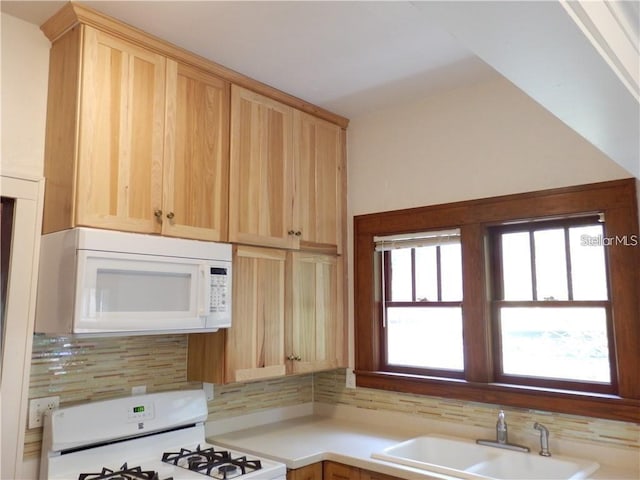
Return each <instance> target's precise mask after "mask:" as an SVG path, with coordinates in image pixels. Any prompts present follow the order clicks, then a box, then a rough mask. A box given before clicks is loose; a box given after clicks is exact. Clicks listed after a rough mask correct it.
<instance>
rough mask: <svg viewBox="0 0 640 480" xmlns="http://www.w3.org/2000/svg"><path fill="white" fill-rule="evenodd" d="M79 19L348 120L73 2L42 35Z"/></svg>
mask: <svg viewBox="0 0 640 480" xmlns="http://www.w3.org/2000/svg"><path fill="white" fill-rule="evenodd" d="M79 23H80V24H85V25H91V26H93V27H95V28H98V29H100V30H102V31H105V32H108V33H110V34H112V35H115V36H118V37H121V38H124V39H126V40H127V41H130V42H134V43H137V44H140V45H142V46H144V47H145V48H148V49H151V50H154V51H155V52H157V53H160V54H163V55H166V56H168V57H171V58H173V59H175V60H178V61H180V62H183V63H187V64H190V65H193V66H195V67H199V68H201V69H203V70H206V71H208V72H211V73H212V74H214V75H217V76H219V77H221V78H224V79H225V80H228V81H230V82H232V83H234V84H236V85H239V86H242V87H245V88H248V89H250V90H252V91H254V92H257V93H260V94H262V95H266V96H268V97H270V98H273V99H274V100H277V101H279V102H282V103H284V104H287V105H289V106H291V107H294V108H297V109H299V110H302V111H305V112H307V113H310V114H312V115H314V116H316V117H319V118H322V119H325V120H327V121H329V122H331V123H334V124H336V125H339V126H340V127H342V128H346V127H347V125H348V124H349V120H348V119H347V118H345V117H342V116H340V115H337V114H335V113H333V112H330V111H328V110H325V109H323V108H321V107H318V106H316V105H313V104H311V103H309V102H306V101H304V100H302V99H300V98H297V97H294V96H293V95H289V94H288V93H285V92H282V91H280V90H278V89H275V88H273V87H271V86H269V85H266V84H264V83H262V82H259V81H257V80H254V79H252V78H250V77H247V76H246V75H243V74H241V73H238V72H236V71H234V70H231V69H229V68H227V67H224V66H223V65H220V64H218V63H216V62H213V61H211V60H207V59H206V58H204V57H201V56H199V55H196V54H194V53H191V52H188V51H187V50H184V49H182V48H180V47H177V46H175V45H172V44H170V43H168V42H166V41H164V40H162V39H159V38H157V37H155V36H153V35H150V34H148V33H146V32H144V31H142V30H139V29H137V28H135V27H132V26H130V25H127V24H125V23H122V22H120V21H118V20H115V19H114V18H111V17H109V16H108V15H105V14H103V13H100V12H98V11H96V10H93V9H92V8H89V7H87V6H85V5H81V4H78V3H76V2H73V3H72V2H69V3H67V4H66V5H65V6H64V7H62V9H60V10H59V11H58V12H57V13H56V14H55V15H53V16H52V17H51V18H50V19H49V20H47V21H46V22H45V23H43V24H42V26H41V27H40V28H41V30H42V31H43V33H44V34H45V35H46V37H47V38H48V39H49V40H50V41H51V42H54V41H56V40H57V39H58V38H59V37H60V36H62V35H63V34H64V33H65V32H67V31H68V30H70V29H71V28H73V27H74V26H75V25H77V24H79Z"/></svg>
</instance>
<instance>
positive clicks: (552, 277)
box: [533, 228, 569, 300]
mask: <svg viewBox="0 0 640 480" xmlns="http://www.w3.org/2000/svg"><path fill="white" fill-rule="evenodd" d="M533 241H534V244H535V254H536V291H537V298H536V300H568V299H569V294H568V287H567V260H566V255H565V244H564V229H561V228H557V229H553V230H538V231H536V232H533Z"/></svg>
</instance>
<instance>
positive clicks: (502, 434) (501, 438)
mask: <svg viewBox="0 0 640 480" xmlns="http://www.w3.org/2000/svg"><path fill="white" fill-rule="evenodd" d="M507 435H508V432H507V421H506V420H505V418H504V410H500V411H499V412H498V421H497V422H496V439H497V440H498V443H501V444H504V443H508V442H507V440H508V438H507Z"/></svg>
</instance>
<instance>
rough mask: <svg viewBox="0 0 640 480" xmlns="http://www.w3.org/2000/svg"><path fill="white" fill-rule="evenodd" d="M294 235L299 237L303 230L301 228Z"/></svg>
mask: <svg viewBox="0 0 640 480" xmlns="http://www.w3.org/2000/svg"><path fill="white" fill-rule="evenodd" d="M294 235H295V236H296V237H299V236H300V235H302V232H301V231H300V230H298V231H297V232H296V233H294Z"/></svg>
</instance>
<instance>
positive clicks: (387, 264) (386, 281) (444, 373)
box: [380, 245, 464, 379]
mask: <svg viewBox="0 0 640 480" xmlns="http://www.w3.org/2000/svg"><path fill="white" fill-rule="evenodd" d="M440 261H441V260H440V246H439V245H438V246H437V247H436V265H437V267H436V268H437V273H436V277H437V289H438V299H437V300H432V301H424V302H422V301H418V300H416V269H415V265H416V263H415V247H414V248H411V298H412V300H411V301H394V300H393V299H391V300H389V299H390V298H392V295H391V285H392V282H393V269H392V268H391V251H385V252H382V262H383V263H384V269H385V272H387V273H386V274H385V275H384V276H383V278H381V279H380V284H381V286H382V288H384V289H385V296H384V298H385V301H384V302H380V308H381V309H382V310H383V311H381V312H380V315H381V316H382V315H386V312H385V311H384V310H385V308H386V307H459V308H460V307H462V301H461V300H459V301H443V300H442V272H441V264H440ZM385 303H386V305H385ZM381 341H382V342H383V345H382V348H381V351H382V355H383V358H382V366H381V369H382V370H384V371H387V372H396V373H408V374H415V375H427V376H433V377H442V378H458V379H463V378H464V371H463V370H445V369H438V368H425V367H417V366H408V365H395V364H390V363H389V360H388V358H387V346H388V345H387V336H386V335H383V336H382V338H381Z"/></svg>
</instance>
